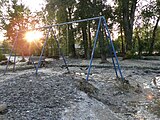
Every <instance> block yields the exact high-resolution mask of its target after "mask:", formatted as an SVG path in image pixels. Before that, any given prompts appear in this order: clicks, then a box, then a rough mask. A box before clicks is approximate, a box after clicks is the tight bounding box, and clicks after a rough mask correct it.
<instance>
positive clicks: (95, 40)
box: [86, 17, 102, 81]
mask: <svg viewBox="0 0 160 120" xmlns="http://www.w3.org/2000/svg"><path fill="white" fill-rule="evenodd" d="M101 21H102V18H101V17H100V18H99V23H98V28H97V32H96V37H95V39H94V46H93V49H92V55H91V60H90V64H89V68H88V73H87V77H86V81H88V78H89V74H90V71H91V66H92V61H93V56H94V51H95V48H96V44H97V39H98V33H99V30H100V26H101Z"/></svg>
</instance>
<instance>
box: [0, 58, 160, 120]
mask: <svg viewBox="0 0 160 120" xmlns="http://www.w3.org/2000/svg"><path fill="white" fill-rule="evenodd" d="M46 61H48V62H47V64H46V66H45V67H42V68H39V71H38V75H37V76H36V75H35V69H34V67H33V65H26V63H25V62H23V63H20V62H17V65H16V71H15V72H12V71H11V70H12V65H10V66H9V69H8V71H7V73H6V75H3V72H4V69H5V66H2V65H1V66H0V74H1V76H0V104H6V105H7V109H6V110H5V111H4V112H0V120H12V119H13V120H14V119H16V120H22V119H23V120H28V119H32V120H42V119H45V120H159V119H160V79H159V76H160V69H159V68H160V61H159V60H121V58H120V60H119V62H120V65H121V68H122V73H123V75H124V77H125V79H126V80H129V83H130V85H123V84H122V83H121V82H119V80H117V79H116V77H115V73H114V69H113V65H112V63H111V59H108V62H107V63H104V64H99V63H100V59H94V61H93V67H92V69H91V74H90V77H89V81H88V83H86V82H85V78H86V73H87V68H86V66H87V65H88V64H89V60H81V59H67V61H68V65H69V66H70V67H69V69H70V73H67V70H66V69H65V68H64V67H62V65H63V61H62V60H53V59H48V60H46ZM155 82H156V83H155Z"/></svg>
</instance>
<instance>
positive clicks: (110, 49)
mask: <svg viewBox="0 0 160 120" xmlns="http://www.w3.org/2000/svg"><path fill="white" fill-rule="evenodd" d="M98 19H99V23H98V27H97V32H96V36H95V39H94V46H93V49H92V54H91V59H90V64H89V67H88V73H87V77H86V81H88V79H89V75H90V71H91V66H92V61H93V56H94V51H95V48H96V43H97V39H98V33H99V30H100V26H101V23H102V20H103V27H104V30H105V35H106V40H107V41H108V39H109V51H110V53H111V54H112V53H113V55H114V57H113V56H112V55H111V56H112V62H113V66H114V70H115V73H116V77H117V78H119V76H118V72H119V74H120V78H121V80H124V77H123V75H122V72H121V67H120V65H119V62H118V58H117V55H116V51H115V48H114V45H113V42H112V39H111V36H110V32H109V30H108V27H107V23H106V19H105V17H104V16H100V17H94V18H87V19H82V20H76V21H71V22H64V23H60V24H54V25H47V26H43V27H38V28H35V29H31V30H38V29H43V28H44V29H47V28H48V29H49V31H48V34H47V35H46V40H45V43H44V45H43V48H42V52H41V55H40V58H39V62H38V65H37V67H36V74H37V73H38V68H39V66H40V64H41V59H42V55H43V52H44V48H45V46H46V42H47V39H48V36H49V33H50V29H51V28H53V27H56V26H62V25H68V24H72V23H80V22H86V21H91V20H98ZM52 33H54V32H53V29H52ZM54 38H55V39H56V42H57V45H58V48H59V50H60V47H59V42H58V39H57V38H56V36H55V35H54ZM61 56H62V58H63V60H64V63H65V65H66V68H67V70H68V71H69V69H68V66H67V63H66V60H65V58H64V56H63V54H62V52H61ZM114 58H115V59H114Z"/></svg>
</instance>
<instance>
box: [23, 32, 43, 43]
mask: <svg viewBox="0 0 160 120" xmlns="http://www.w3.org/2000/svg"><path fill="white" fill-rule="evenodd" d="M41 38H43V33H42V32H40V31H29V32H26V34H25V39H26V40H27V42H33V41H35V40H40V39H41Z"/></svg>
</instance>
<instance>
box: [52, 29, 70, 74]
mask: <svg viewBox="0 0 160 120" xmlns="http://www.w3.org/2000/svg"><path fill="white" fill-rule="evenodd" d="M52 33H53V36H54V39H55V40H56V43H57V47H58V49H59V53H60V55H61V56H62V59H63V61H64V64H65V66H66V69H67V71H68V73H70V71H69V68H68V65H67V62H66V59H65V58H64V55H63V53H62V51H61V48H60V45H59V42H58V39H57V37H56V35H55V34H54V31H53V29H52Z"/></svg>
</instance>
